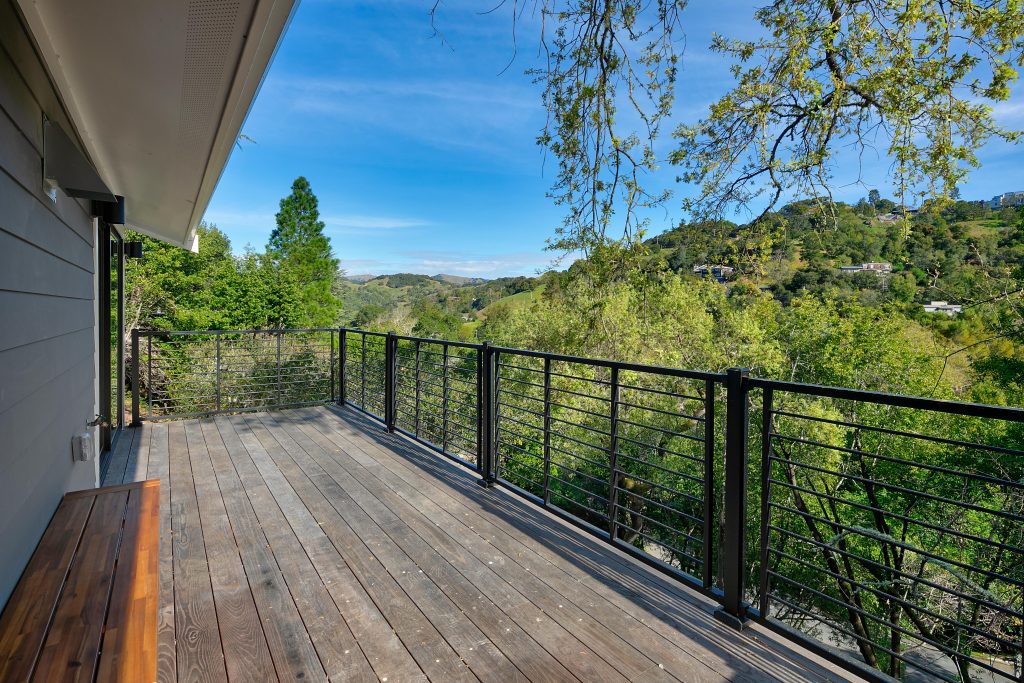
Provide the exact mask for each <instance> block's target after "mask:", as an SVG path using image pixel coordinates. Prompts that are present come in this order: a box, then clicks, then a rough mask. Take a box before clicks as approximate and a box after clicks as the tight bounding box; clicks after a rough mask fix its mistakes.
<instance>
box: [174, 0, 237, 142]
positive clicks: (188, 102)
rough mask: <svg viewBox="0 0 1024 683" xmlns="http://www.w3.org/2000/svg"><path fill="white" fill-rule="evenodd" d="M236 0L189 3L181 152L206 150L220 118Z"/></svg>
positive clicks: (232, 49)
mask: <svg viewBox="0 0 1024 683" xmlns="http://www.w3.org/2000/svg"><path fill="white" fill-rule="evenodd" d="M240 5H241V2H240V1H239V0H189V3H188V20H187V25H186V32H185V67H184V78H183V82H182V93H181V119H180V123H179V133H178V134H179V138H180V140H181V143H182V145H183V146H184V150H183V151H187V152H190V153H195V152H199V151H203V152H206V151H208V146H209V144H210V143H211V131H213V130H214V129H215V127H216V126H215V123H216V121H217V118H218V117H219V115H220V105H221V104H222V103H223V96H222V95H223V92H224V90H225V88H226V87H227V84H225V82H224V79H225V65H226V63H227V61H228V58H229V56H232V55H233V54H234V53H235V52H236V50H237V48H236V46H235V44H236V41H237V40H238V39H239V37H238V36H237V35H236V34H235V25H236V23H237V22H238V13H239V8H240Z"/></svg>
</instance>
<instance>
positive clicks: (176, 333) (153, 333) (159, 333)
mask: <svg viewBox="0 0 1024 683" xmlns="http://www.w3.org/2000/svg"><path fill="white" fill-rule="evenodd" d="M337 331H338V329H337V328H335V327H315V328H309V329H302V328H298V329H292V328H286V329H276V328H269V329H265V330H138V335H139V336H140V337H181V336H186V335H192V336H214V335H224V334H245V335H259V334H262V335H279V334H297V333H307V332H331V333H336V332H337ZM370 334H374V333H370Z"/></svg>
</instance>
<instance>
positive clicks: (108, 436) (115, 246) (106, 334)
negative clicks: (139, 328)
mask: <svg viewBox="0 0 1024 683" xmlns="http://www.w3.org/2000/svg"><path fill="white" fill-rule="evenodd" d="M98 238H99V239H98V240H97V244H98V245H99V249H100V263H99V285H100V286H99V304H100V306H99V308H100V321H99V333H100V334H99V337H100V338H99V353H100V378H99V379H100V382H99V385H100V417H101V418H102V419H101V423H100V450H101V453H102V455H101V456H100V471H101V472H105V471H106V467H107V462H108V461H109V459H110V452H111V450H112V449H113V448H114V445H115V444H116V443H117V438H118V436H119V435H120V433H121V429H122V428H123V427H124V422H125V420H124V240H123V239H122V237H121V235H120V233H118V231H117V229H116V228H114V227H113V226H112V225H110V224H108V223H105V222H104V221H102V220H101V221H100V230H99V236H98Z"/></svg>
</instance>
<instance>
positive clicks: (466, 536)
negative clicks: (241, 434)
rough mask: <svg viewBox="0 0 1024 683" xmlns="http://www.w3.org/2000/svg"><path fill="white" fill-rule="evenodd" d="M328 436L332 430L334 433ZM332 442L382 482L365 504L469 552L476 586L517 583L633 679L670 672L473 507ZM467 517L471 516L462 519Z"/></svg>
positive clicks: (340, 455) (598, 605)
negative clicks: (508, 542)
mask: <svg viewBox="0 0 1024 683" xmlns="http://www.w3.org/2000/svg"><path fill="white" fill-rule="evenodd" d="M314 424H315V423H313V422H311V421H309V420H305V421H304V424H303V425H302V428H303V429H306V430H310V429H313V428H314ZM322 426H323V425H321V427H322ZM321 433H322V435H323V437H324V438H327V437H329V436H331V434H330V433H329V430H327V432H321ZM333 436H335V437H337V435H336V434H335V435H333ZM332 443H333V444H334V445H335V449H336V451H335V453H334V454H333V455H334V457H335V458H336V459H337V460H338V461H339V463H340V464H341V466H342V468H343V471H344V472H345V473H346V474H347V479H348V480H351V481H355V480H358V482H360V483H365V482H367V481H375V480H376V481H379V482H380V487H379V488H377V487H375V489H374V493H373V496H372V497H370V498H367V497H364V498H363V499H362V504H364V505H367V506H371V507H376V506H377V505H379V504H380V503H384V504H385V505H386V506H387V512H384V511H380V512H378V515H384V514H390V515H391V516H392V517H393V518H394V519H395V521H396V522H401V523H403V524H410V525H412V526H414V527H415V528H416V529H418V530H419V532H420V533H421V534H422V535H423V536H424V538H425V539H427V540H428V542H429V543H432V544H434V545H435V546H436V547H439V548H443V549H444V550H445V555H446V556H455V557H464V558H469V559H468V566H466V567H465V568H464V571H466V572H467V573H468V575H470V576H477V572H479V571H480V570H482V571H483V573H482V575H481V576H480V578H478V579H477V581H478V582H479V585H480V588H481V590H484V591H487V592H491V591H494V590H499V591H500V590H503V589H504V588H505V587H511V586H514V587H515V589H516V590H518V591H519V592H521V593H522V594H523V595H524V596H525V597H526V598H527V599H528V600H529V601H530V602H531V603H532V604H534V605H535V606H536V608H537V609H536V614H534V615H533V619H534V620H535V619H536V618H538V615H543V618H551V619H553V620H555V621H556V622H558V623H560V624H562V625H563V626H565V627H566V629H572V631H573V632H574V633H575V634H576V636H577V637H578V638H579V639H581V641H582V642H586V643H588V644H590V645H591V646H593V647H594V649H595V650H596V652H598V653H599V655H600V656H601V657H603V658H605V660H606V661H607V662H608V663H609V664H610V665H611V666H614V667H616V668H617V669H618V670H619V671H620V672H621V673H622V674H623V675H624V676H627V677H628V678H630V679H633V680H650V679H651V677H652V676H655V675H657V676H660V677H662V678H666V677H667V678H672V676H671V675H667V674H665V673H662V672H664V668H663V666H662V665H661V663H662V662H663V661H665V655H666V653H665V652H664V651H661V650H658V649H657V648H654V649H653V650H650V649H649V648H647V646H646V643H647V641H649V640H651V639H650V638H649V634H646V633H644V631H646V630H647V629H646V628H644V627H643V625H642V624H640V623H639V622H637V623H633V624H629V623H626V624H625V625H624V627H623V628H618V629H616V628H615V626H616V625H617V624H616V622H615V621H614V619H613V618H614V617H615V616H617V615H616V614H615V612H614V608H613V607H612V606H611V605H609V604H608V603H607V602H606V601H604V600H600V599H596V600H595V599H590V600H589V602H588V603H587V605H588V607H589V608H590V610H591V611H592V612H594V613H595V615H596V616H593V615H591V614H590V613H589V612H587V611H586V610H584V609H582V608H581V607H580V606H578V605H577V604H575V602H574V598H573V597H570V595H571V594H569V592H568V591H563V592H561V593H559V592H557V591H556V590H553V588H552V586H550V585H548V584H547V583H544V581H543V578H544V576H545V572H546V571H547V569H548V568H547V567H545V566H543V565H539V566H534V568H533V571H531V570H529V569H527V568H526V567H524V566H522V565H520V564H519V563H518V562H517V561H516V560H515V559H513V557H512V553H509V554H506V553H504V552H502V549H501V548H500V547H499V546H498V545H496V544H494V543H492V542H491V539H489V538H486V537H484V536H480V535H479V534H480V532H479V531H478V530H476V528H475V527H476V526H477V524H476V522H478V521H479V517H478V516H477V515H475V514H474V515H470V513H469V512H467V511H465V510H464V509H461V506H457V505H455V504H454V503H453V504H452V505H450V506H448V507H442V506H439V505H436V504H434V503H433V501H431V500H429V498H427V497H426V495H425V494H424V493H423V490H424V489H426V488H428V487H427V486H424V484H426V482H422V481H420V482H417V485H416V486H413V485H410V484H408V483H407V482H405V481H404V480H401V479H399V478H397V477H396V476H395V475H394V473H392V472H390V471H389V470H387V469H386V468H384V467H383V466H382V465H380V464H379V463H378V462H377V461H376V460H373V459H368V458H367V456H366V455H365V453H361V452H359V449H358V447H356V446H355V445H353V444H351V443H350V442H345V441H344V440H339V441H336V442H335V441H330V440H328V444H332ZM345 443H347V444H348V445H347V446H346V447H347V449H348V451H351V452H355V453H357V455H356V456H355V458H353V457H352V455H351V453H349V452H346V451H345V450H344V449H342V450H340V451H338V450H337V449H338V448H340V446H339V444H345ZM329 447H330V446H329V445H328V448H329ZM359 461H362V462H361V463H360V462H359ZM390 487H394V488H390ZM375 499H377V500H375ZM467 517H469V518H470V519H471V520H472V521H471V522H467V521H465V520H466V518H467ZM470 572H471V573H470ZM610 618H612V619H611V621H609V619H610ZM620 621H622V620H620ZM645 650H649V655H647V654H644V651H645ZM670 655H671V657H673V658H675V659H678V660H680V661H682V662H683V663H685V664H686V665H687V666H685V669H684V670H683V671H682V672H681V675H682V676H684V677H685V678H686V679H687V680H707V681H720V680H722V677H721V675H718V674H715V673H714V672H712V671H710V670H708V669H706V667H704V666H703V665H702V664H701V663H700V662H698V661H697V660H695V659H692V658H690V657H689V656H687V655H686V653H685V652H683V651H682V650H678V649H676V650H674V651H672V652H670Z"/></svg>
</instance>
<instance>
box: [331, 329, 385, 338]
mask: <svg viewBox="0 0 1024 683" xmlns="http://www.w3.org/2000/svg"><path fill="white" fill-rule="evenodd" d="M338 329H340V330H341V331H342V332H352V333H355V334H363V335H366V336H368V337H386V336H388V333H387V332H373V331H372V330H361V329H359V328H358V327H340V328H338Z"/></svg>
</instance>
